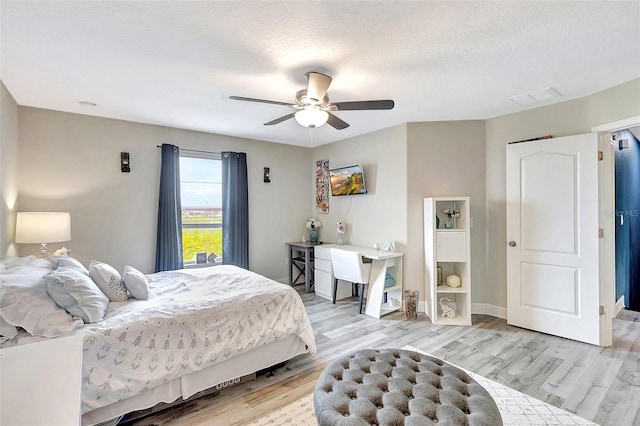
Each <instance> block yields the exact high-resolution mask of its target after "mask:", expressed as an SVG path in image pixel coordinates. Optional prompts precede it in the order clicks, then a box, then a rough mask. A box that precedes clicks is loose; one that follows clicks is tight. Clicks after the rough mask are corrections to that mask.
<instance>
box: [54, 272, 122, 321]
mask: <svg viewBox="0 0 640 426" xmlns="http://www.w3.org/2000/svg"><path fill="white" fill-rule="evenodd" d="M44 280H45V283H46V287H47V293H49V296H50V297H51V298H52V299H53V300H54V301H55V302H56V303H57V304H58V306H60V307H61V308H64V309H65V310H66V311H67V312H69V313H70V314H71V315H72V316H74V317H79V318H82V320H83V321H84V322H85V323H94V322H98V321H100V320H102V318H104V315H105V313H106V311H107V306H108V305H109V298H108V297H107V296H105V295H104V293H102V291H101V290H100V289H99V288H98V286H97V285H96V284H95V283H94V282H93V280H91V278H90V277H89V276H87V275H85V274H83V273H82V272H81V271H79V270H77V269H74V268H58V270H56V271H55V272H51V273H50V274H47V275H45V277H44Z"/></svg>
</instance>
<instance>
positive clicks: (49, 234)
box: [16, 212, 71, 244]
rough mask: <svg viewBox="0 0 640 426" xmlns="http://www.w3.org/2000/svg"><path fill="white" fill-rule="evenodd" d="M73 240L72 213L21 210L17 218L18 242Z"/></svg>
mask: <svg viewBox="0 0 640 426" xmlns="http://www.w3.org/2000/svg"><path fill="white" fill-rule="evenodd" d="M69 240H71V215H70V214H69V213H64V212H21V213H18V217H17V218H16V243H18V244H35V243H40V244H42V243H59V242H62V241H69Z"/></svg>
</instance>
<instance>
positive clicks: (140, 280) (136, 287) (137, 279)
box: [124, 265, 149, 300]
mask: <svg viewBox="0 0 640 426" xmlns="http://www.w3.org/2000/svg"><path fill="white" fill-rule="evenodd" d="M124 285H125V287H127V290H129V293H131V295H132V296H133V297H135V298H136V299H140V300H147V299H148V298H149V281H147V277H145V276H144V274H143V273H142V272H140V271H138V270H137V269H135V268H133V267H131V266H129V265H126V266H125V267H124Z"/></svg>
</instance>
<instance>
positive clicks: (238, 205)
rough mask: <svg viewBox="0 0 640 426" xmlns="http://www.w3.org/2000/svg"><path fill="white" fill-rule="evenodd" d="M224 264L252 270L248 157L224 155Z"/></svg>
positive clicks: (228, 153)
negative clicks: (250, 257)
mask: <svg viewBox="0 0 640 426" xmlns="http://www.w3.org/2000/svg"><path fill="white" fill-rule="evenodd" d="M221 154H222V155H221V157H222V262H223V263H224V264H228V265H236V266H239V267H241V268H245V269H249V190H248V185H247V154H245V153H244V152H222V153H221Z"/></svg>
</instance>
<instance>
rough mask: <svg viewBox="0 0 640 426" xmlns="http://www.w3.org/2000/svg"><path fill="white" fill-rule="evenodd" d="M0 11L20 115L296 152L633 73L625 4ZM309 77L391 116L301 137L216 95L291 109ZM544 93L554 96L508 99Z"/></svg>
mask: <svg viewBox="0 0 640 426" xmlns="http://www.w3.org/2000/svg"><path fill="white" fill-rule="evenodd" d="M0 4H1V9H0V17H1V24H2V25H1V26H2V29H1V37H2V41H1V51H0V60H1V63H0V72H1V74H0V76H1V78H2V80H3V82H4V83H5V85H6V86H7V88H8V89H9V91H10V92H11V94H12V95H13V96H14V98H15V100H16V102H18V104H20V105H25V106H33V107H39V108H47V109H54V110H61V111H69V112H75V113H80V114H89V115H96V116H101V117H111V118H117V119H124V120H131V121H138V122H144V123H153V124H161V125H166V126H171V127H178V128H184V129H193V130H199V131H205V132H212V133H219V134H225V135H233V136H240V137H248V138H254V139H260V140H265V141H275V142H282V143H289V144H296V145H306V146H309V145H310V144H314V145H319V144H323V143H328V142H333V141H337V140H341V139H345V138H348V137H353V136H356V135H360V134H363V133H368V132H371V131H374V130H377V129H381V128H385V127H389V126H393V125H396V124H399V123H405V122H415V121H439V120H468V119H486V118H491V117H495V116H499V115H503V114H508V113H512V112H517V111H522V110H524V109H526V108H532V107H537V106H542V105H547V104H549V103H552V102H560V101H565V100H569V99H573V98H577V97H582V96H586V95H589V94H591V93H594V92H597V91H600V90H603V89H606V88H608V87H611V86H614V85H617V84H620V83H624V82H626V81H629V80H632V79H634V78H638V77H640V2H638V1H624V2H582V1H578V2H570V1H560V2H553V1H549V2H535V1H531V2H457V1H456V2H446V1H440V2H428V1H420V2H395V1H378V2H355V1H337V2H328V1H277V2H276V1H273V2H272V1H260V2H244V1H234V2H228V1H224V2H223V1H193V2H192V1H162V2H161V1H56V2H52V1H44V2H40V1H6V0H2V1H1V3H0ZM309 70H314V71H320V72H324V73H327V74H329V75H331V76H332V77H333V83H332V84H331V86H330V88H329V96H330V98H331V100H332V101H335V102H342V101H356V100H370V99H394V100H395V101H396V107H395V109H393V110H391V111H343V112H337V113H336V115H337V116H339V117H340V118H341V119H343V120H345V121H347V122H348V123H350V124H351V127H349V128H347V129H345V130H340V131H338V130H335V129H333V128H332V127H330V126H328V125H325V126H322V127H320V128H317V129H314V130H310V129H306V128H303V127H301V126H300V125H298V124H297V123H296V122H295V120H288V121H286V122H284V123H282V124H279V125H276V126H263V125H262V124H263V123H265V122H267V121H271V120H273V119H275V118H277V117H280V116H282V115H285V114H288V113H290V112H292V110H290V109H288V108H287V107H284V106H278V105H267V104H254V103H246V102H239V101H232V100H229V96H230V95H237V96H247V97H255V98H262V99H272V100H277V101H284V102H293V101H294V95H295V92H296V91H297V90H299V89H302V88H304V87H306V85H305V80H304V73H305V72H306V71H309ZM546 87H553V88H554V89H555V90H556V91H558V92H559V93H560V94H562V97H560V98H555V99H552V100H547V101H543V102H540V103H537V104H533V105H528V106H524V107H523V106H520V105H517V104H515V103H513V102H511V101H509V99H508V98H510V97H512V96H516V95H520V94H522V93H526V92H530V91H535V90H538V89H542V88H546ZM80 101H89V102H93V103H96V104H97V106H95V107H88V106H82V105H80V104H79V102H80ZM639 102H640V94H639Z"/></svg>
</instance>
